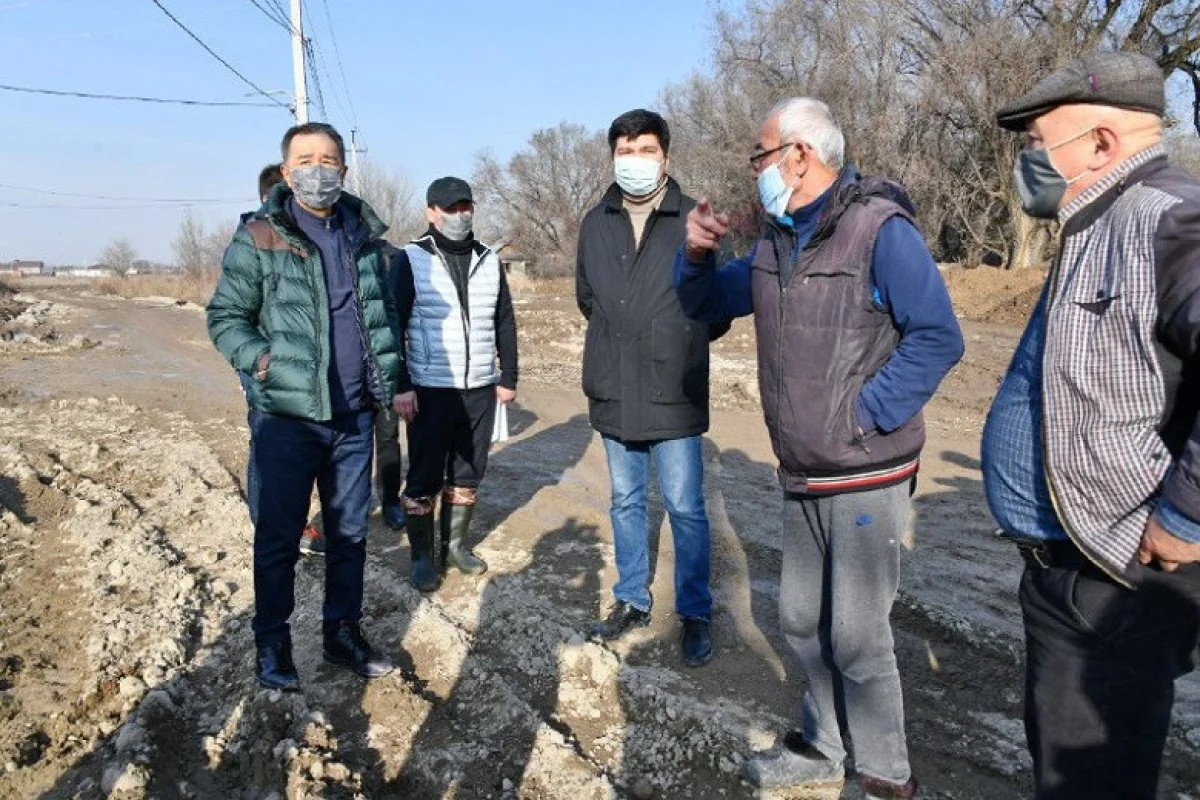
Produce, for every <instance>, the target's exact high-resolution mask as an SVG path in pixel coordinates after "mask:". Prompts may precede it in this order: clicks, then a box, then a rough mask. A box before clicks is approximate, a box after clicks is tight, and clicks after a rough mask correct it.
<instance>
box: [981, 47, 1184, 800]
mask: <svg viewBox="0 0 1200 800" xmlns="http://www.w3.org/2000/svg"><path fill="white" fill-rule="evenodd" d="M1163 110H1164V90H1163V73H1162V71H1161V69H1160V68H1159V67H1158V65H1157V64H1156V63H1155V62H1154V61H1153V60H1151V59H1149V58H1146V57H1144V56H1141V55H1137V54H1133V53H1097V54H1094V55H1092V56H1089V57H1087V58H1084V59H1080V60H1077V61H1074V62H1071V63H1069V64H1067V65H1065V66H1064V67H1062V68H1061V69H1060V70H1058V71H1056V72H1054V73H1053V74H1051V75H1049V76H1047V77H1046V78H1045V79H1043V80H1042V81H1041V82H1039V83H1038V84H1037V85H1036V86H1035V87H1034V88H1033V89H1032V90H1031V91H1030V92H1029V93H1028V94H1026V95H1025V96H1024V97H1022V98H1020V99H1018V100H1016V101H1014V102H1013V103H1011V104H1009V105H1008V106H1007V107H1005V108H1003V109H1001V111H1000V112H999V114H998V121H999V123H1000V125H1001V126H1002V127H1004V128H1007V129H1009V130H1013V131H1018V132H1023V133H1024V135H1025V142H1024V145H1025V146H1024V148H1023V150H1022V151H1021V154H1020V156H1019V158H1018V162H1017V165H1016V170H1015V174H1014V177H1015V179H1016V183H1017V188H1018V190H1019V192H1020V194H1021V201H1022V205H1023V206H1024V208H1025V210H1026V212H1027V213H1029V214H1030V215H1031V216H1034V217H1042V218H1047V219H1056V220H1057V221H1058V223H1059V225H1060V226H1061V234H1060V240H1059V252H1058V256H1057V258H1056V259H1055V262H1054V266H1053V269H1052V270H1051V272H1050V276H1049V278H1048V280H1047V282H1046V287H1045V289H1044V290H1043V292H1042V296H1041V298H1040V300H1039V301H1038V304H1037V306H1036V308H1035V309H1034V312H1033V316H1032V318H1031V319H1030V321H1029V326H1028V328H1027V329H1026V331H1025V335H1024V336H1023V337H1022V339H1021V343H1020V345H1019V346H1018V348H1017V352H1016V354H1015V355H1014V357H1013V362H1012V365H1011V366H1010V368H1009V371H1008V374H1007V375H1006V376H1005V379H1004V381H1003V383H1002V384H1001V386H1000V390H999V392H998V393H997V396H996V399H995V402H994V404H993V406H992V410H991V412H990V414H989V415H988V421H987V425H986V426H985V428H984V432H983V473H984V486H985V490H986V492H987V497H988V503H989V505H990V507H991V510H992V514H993V515H994V516H995V517H996V520H997V521H998V522H999V523H1000V526H1001V528H1002V529H1003V532H1004V533H1005V535H1006V536H1008V537H1009V538H1011V539H1012V540H1013V541H1014V542H1015V543H1016V544H1017V547H1018V549H1019V551H1020V552H1021V554H1022V555H1023V556H1024V558H1025V561H1026V569H1025V573H1024V575H1023V577H1022V579H1021V588H1020V601H1021V610H1022V612H1023V615H1024V620H1025V638H1026V647H1027V656H1026V678H1025V730H1026V735H1027V737H1028V740H1029V748H1030V751H1031V753H1032V755H1033V763H1034V777H1035V780H1036V783H1037V797H1038V798H1042V799H1048V798H1076V797H1079V798H1084V797H1086V798H1118V797H1119V798H1153V797H1155V795H1156V792H1157V785H1158V773H1159V767H1160V764H1161V761H1162V753H1163V748H1164V745H1165V741H1166V736H1167V730H1168V727H1169V724H1170V718H1171V707H1172V704H1173V701H1174V682H1175V679H1176V678H1178V677H1180V676H1181V675H1184V674H1186V673H1187V672H1190V671H1191V670H1192V669H1193V667H1194V666H1195V664H1196V658H1197V656H1198V655H1200V633H1198V631H1200V563H1197V562H1200V425H1198V410H1200V181H1197V180H1196V179H1194V178H1193V177H1191V176H1189V175H1187V174H1185V173H1183V172H1181V171H1179V170H1177V169H1174V168H1172V167H1171V166H1170V165H1169V164H1168V163H1167V157H1166V155H1165V153H1164V151H1163V147H1162V135H1163V134H1162V131H1163V126H1162V116H1163Z"/></svg>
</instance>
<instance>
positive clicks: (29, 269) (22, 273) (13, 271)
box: [0, 259, 47, 278]
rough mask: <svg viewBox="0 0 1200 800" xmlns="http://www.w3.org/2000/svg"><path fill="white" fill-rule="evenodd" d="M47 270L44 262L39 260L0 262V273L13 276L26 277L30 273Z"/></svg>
mask: <svg viewBox="0 0 1200 800" xmlns="http://www.w3.org/2000/svg"><path fill="white" fill-rule="evenodd" d="M44 272H47V269H46V265H45V263H43V262H41V261H24V260H20V259H18V260H17V261H13V262H10V263H8V264H0V275H7V276H10V277H14V278H26V277H29V276H31V275H41V274H42V273H44Z"/></svg>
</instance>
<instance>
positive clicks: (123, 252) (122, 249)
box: [99, 238, 138, 276]
mask: <svg viewBox="0 0 1200 800" xmlns="http://www.w3.org/2000/svg"><path fill="white" fill-rule="evenodd" d="M137 259H138V254H137V250H135V249H134V248H133V245H132V244H131V243H130V242H129V240H128V239H124V238H121V239H114V240H113V241H111V242H109V244H108V246H107V247H105V248H104V250H103V251H102V252H101V253H100V259H99V260H100V263H101V264H103V265H104V266H106V267H109V268H111V269H112V270H113V271H114V272H116V273H117V274H118V275H122V276H123V275H126V274H128V273H129V271H130V270H132V269H133V262H134V261H137Z"/></svg>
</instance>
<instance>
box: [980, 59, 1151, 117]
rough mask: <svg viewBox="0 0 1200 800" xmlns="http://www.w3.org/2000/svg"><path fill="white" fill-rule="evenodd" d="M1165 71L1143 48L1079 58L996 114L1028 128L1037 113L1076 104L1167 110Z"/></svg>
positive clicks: (1135, 109) (1041, 81)
mask: <svg viewBox="0 0 1200 800" xmlns="http://www.w3.org/2000/svg"><path fill="white" fill-rule="evenodd" d="M1163 84H1164V80H1163V71H1162V69H1161V68H1160V67H1159V66H1158V64H1157V63H1155V61H1154V59H1152V58H1148V57H1146V56H1144V55H1142V54H1140V53H1113V52H1107V53H1093V54H1092V55H1090V56H1087V57H1086V58H1080V59H1076V60H1075V61H1071V62H1070V63H1068V64H1066V65H1064V66H1063V67H1062V68H1060V69H1059V70H1057V71H1055V72H1052V73H1051V74H1049V75H1047V76H1046V77H1045V78H1042V79H1041V80H1040V81H1038V84H1037V86H1034V87H1033V88H1032V89H1030V90H1029V92H1027V93H1026V94H1025V96H1024V97H1020V98H1018V99H1016V100H1014V101H1012V102H1011V103H1009V104H1008V105H1006V106H1004V108H1002V109H1000V111H998V112H997V113H996V121H997V122H998V123H1000V127H1002V128H1007V129H1008V130H1010V131H1022V130H1025V126H1026V125H1028V124H1029V122H1030V121H1031V120H1033V119H1034V118H1035V117H1040V116H1041V115H1042V114H1045V113H1046V112H1047V111H1052V110H1053V109H1055V108H1058V107H1059V106H1065V105H1071V104H1075V103H1095V104H1097V105H1104V106H1115V107H1116V108H1127V109H1130V110H1132V111H1147V112H1149V113H1151V114H1157V115H1158V116H1160V117H1161V116H1162V115H1163V109H1164V108H1165V106H1166V98H1165V96H1164V95H1165V91H1164V88H1163Z"/></svg>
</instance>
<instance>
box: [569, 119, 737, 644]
mask: <svg viewBox="0 0 1200 800" xmlns="http://www.w3.org/2000/svg"><path fill="white" fill-rule="evenodd" d="M608 145H609V149H610V151H611V152H612V156H613V172H614V175H615V177H616V182H615V183H613V184H612V185H611V186H610V187H609V188H608V191H607V192H605V194H604V197H603V199H601V201H600V204H599V205H598V206H596V207H595V208H594V209H592V210H591V211H590V212H588V214H587V216H586V217H584V220H583V224H582V226H581V228H580V231H579V252H578V258H577V260H576V266H575V286H576V298H577V300H578V304H579V310H580V311H581V312H582V313H583V316H584V317H585V318H586V319H587V321H588V326H587V336H586V339H585V342H586V344H585V346H584V352H583V391H584V394H586V395H587V398H588V414H589V416H590V418H591V423H592V427H593V428H595V429H596V430H597V431H598V432H599V433H600V435H601V437H602V438H603V440H604V452H605V455H606V456H607V459H608V474H609V478H610V479H611V481H612V506H611V510H610V516H611V518H612V527H613V544H614V547H615V549H616V557H617V582H616V584H615V585H614V586H613V597H614V599H615V603H614V605H613V607H612V609H611V611H610V612H609V614H608V616H607V618H606V619H604V620H603V621H601V622H600V623H599V624H597V625H596V626H595V627H593V628H592V631H591V638H592V639H593V640H597V641H611V640H614V639H617V638H619V637H620V636H622V635H624V634H625V633H626V632H627V631H628V630H630V629H631V628H636V627H642V626H645V625H648V624H649V623H650V608H651V604H652V598H651V596H650V587H649V581H650V561H649V552H648V542H649V533H650V532H649V522H648V519H647V512H646V490H647V486H648V484H649V479H650V464H651V462H653V463H654V466H655V469H656V470H657V472H658V481H659V486H660V487H661V489H662V494H663V501H664V504H665V505H666V508H667V515H668V517H669V519H670V521H671V534H672V538H673V540H674V543H675V611H676V613H677V614H678V615H679V618H680V620H681V627H682V634H681V638H680V646H681V649H682V655H683V662H684V663H685V664H686V665H688V666H693V667H698V666H702V665H703V664H706V663H708V661H709V660H710V659H711V658H712V652H713V651H712V636H711V634H710V620H711V617H712V593H711V591H710V589H709V571H710V531H709V523H708V513H707V511H706V510H705V507H704V452H703V443H702V442H701V438H700V437H701V435H702V434H703V433H704V432H705V431H707V430H708V415H709V412H708V344H709V336H710V328H709V326H708V325H707V324H704V323H700V322H695V321H693V320H691V319H689V318H688V317H687V316H686V315H685V314H684V313H683V309H681V308H680V305H679V299H678V298H677V297H676V295H675V289H674V284H673V280H672V266H673V264H674V261H675V251H676V250H677V249H678V247H679V243H680V241H681V240H682V239H683V235H684V215H686V214H687V213H688V212H689V211H690V210H691V209H692V207H693V206H694V205H695V202H694V201H693V200H692V198H690V197H688V196H687V195H685V194H684V193H683V191H682V190H681V189H680V187H679V184H678V183H676V182H675V180H674V179H673V178H671V177H670V176H669V175H668V174H667V170H668V165H669V163H670V159H669V155H668V153H669V150H670V145H671V133H670V128H669V127H668V125H667V121H666V120H665V119H663V118H662V117H661V116H660V115H658V114H656V113H654V112H653V111H646V110H644V109H635V110H633V111H629V112H627V113H625V114H622V115H621V116H619V117H617V118H616V119H615V120H613V122H612V125H611V126H609V129H608ZM714 321H715V320H714Z"/></svg>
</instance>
